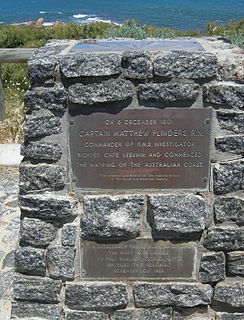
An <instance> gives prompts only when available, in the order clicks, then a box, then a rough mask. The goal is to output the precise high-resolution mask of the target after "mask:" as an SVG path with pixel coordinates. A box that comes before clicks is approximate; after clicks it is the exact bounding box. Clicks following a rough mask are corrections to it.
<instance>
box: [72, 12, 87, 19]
mask: <svg viewBox="0 0 244 320" xmlns="http://www.w3.org/2000/svg"><path fill="white" fill-rule="evenodd" d="M86 17H88V15H87V14H81V13H79V14H74V15H73V18H76V19H82V18H86Z"/></svg>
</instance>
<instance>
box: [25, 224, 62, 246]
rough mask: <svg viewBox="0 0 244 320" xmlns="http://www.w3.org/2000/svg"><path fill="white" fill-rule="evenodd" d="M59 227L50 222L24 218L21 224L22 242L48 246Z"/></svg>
mask: <svg viewBox="0 0 244 320" xmlns="http://www.w3.org/2000/svg"><path fill="white" fill-rule="evenodd" d="M56 233H57V229H56V228H55V227H54V226H53V225H52V224H51V223H48V222H44V221H41V220H38V219H32V218H24V219H23V220H22V221H21V225H20V242H21V244H24V245H26V244H27V245H31V246H33V247H47V246H48V245H49V244H50V243H51V242H52V241H53V240H54V239H55V237H56Z"/></svg>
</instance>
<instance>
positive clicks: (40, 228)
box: [12, 38, 244, 320]
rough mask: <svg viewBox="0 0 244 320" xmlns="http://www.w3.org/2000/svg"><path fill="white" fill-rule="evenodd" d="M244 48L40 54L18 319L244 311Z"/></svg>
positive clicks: (19, 259)
mask: <svg viewBox="0 0 244 320" xmlns="http://www.w3.org/2000/svg"><path fill="white" fill-rule="evenodd" d="M242 56H243V53H242V52H240V49H238V48H236V47H234V46H232V45H231V44H229V43H226V42H224V41H222V40H218V39H215V38H209V39H207V38H203V39H181V40H179V39H174V40H168V41H166V40H155V39H148V40H145V41H137V40H133V41H132V40H119V41H108V40H97V41H95V40H94V41H83V42H82V41H64V40H59V41H58V40H57V41H51V42H49V43H48V44H47V45H46V46H45V47H44V48H41V49H39V50H38V51H37V52H36V53H35V55H34V56H33V57H32V58H31V59H30V61H29V77H30V82H31V87H30V89H29V91H28V92H27V93H26V95H25V107H26V115H25V126H24V131H25V141H24V144H23V146H22V151H21V152H22V155H24V160H23V162H22V164H21V166H20V194H19V205H20V209H21V229H20V236H19V246H18V248H16V251H15V270H16V276H15V281H14V301H13V303H12V319H22V318H25V319H50V320H59V319H65V320H78V319H90V320H109V319H110V320H154V319H155V320H159V319H164V320H181V319H189V320H190V319H195V320H197V319H202V320H213V319H218V320H227V319H231V320H234V319H239V320H240V319H244V282H243V276H244V229H243V224H244V212H243V203H244V199H243V193H242V192H243V191H242V190H243V172H244V161H243V145H244V144H243V132H244V125H243V124H244V113H243V101H244V99H243V98H244V88H243V84H242V82H243V79H244V78H243V65H242V61H243V60H242Z"/></svg>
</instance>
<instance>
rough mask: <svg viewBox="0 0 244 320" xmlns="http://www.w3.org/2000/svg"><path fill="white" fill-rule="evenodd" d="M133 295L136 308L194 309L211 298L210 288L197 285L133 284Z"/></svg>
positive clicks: (208, 301) (205, 303) (207, 302)
mask: <svg viewBox="0 0 244 320" xmlns="http://www.w3.org/2000/svg"><path fill="white" fill-rule="evenodd" d="M133 293H134V298H135V305H136V307H156V306H177V307H195V306H198V305H207V304H209V303H210V301H211V298H212V288H211V286H210V285H203V284H199V283H197V284H195V283H194V284H192V283H176V284H168V283H164V284H153V283H142V284H135V286H134V290H133Z"/></svg>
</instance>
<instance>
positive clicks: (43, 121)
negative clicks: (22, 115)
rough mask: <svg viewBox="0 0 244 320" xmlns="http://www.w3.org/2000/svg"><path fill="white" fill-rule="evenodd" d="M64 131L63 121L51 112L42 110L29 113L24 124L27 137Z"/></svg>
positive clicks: (37, 136)
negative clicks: (62, 127)
mask: <svg viewBox="0 0 244 320" xmlns="http://www.w3.org/2000/svg"><path fill="white" fill-rule="evenodd" d="M60 132H62V129H61V121H60V119H59V118H58V117H56V116H54V115H53V114H52V113H51V112H47V111H42V112H41V111H40V112H37V113H35V114H32V115H27V116H26V119H25V124H24V133H25V138H39V137H44V136H50V135H52V134H56V133H60Z"/></svg>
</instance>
